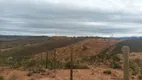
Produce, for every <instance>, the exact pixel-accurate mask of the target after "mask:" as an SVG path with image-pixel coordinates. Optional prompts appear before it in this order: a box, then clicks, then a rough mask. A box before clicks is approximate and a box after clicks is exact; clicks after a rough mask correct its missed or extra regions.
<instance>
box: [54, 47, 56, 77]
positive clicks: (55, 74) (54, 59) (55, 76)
mask: <svg viewBox="0 0 142 80" xmlns="http://www.w3.org/2000/svg"><path fill="white" fill-rule="evenodd" d="M54 74H55V77H56V49H55V50H54Z"/></svg>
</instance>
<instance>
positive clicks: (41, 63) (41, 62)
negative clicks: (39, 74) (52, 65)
mask: <svg viewBox="0 0 142 80" xmlns="http://www.w3.org/2000/svg"><path fill="white" fill-rule="evenodd" d="M40 65H41V66H42V65H43V59H42V53H41V55H40Z"/></svg>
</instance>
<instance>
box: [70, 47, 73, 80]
mask: <svg viewBox="0 0 142 80" xmlns="http://www.w3.org/2000/svg"><path fill="white" fill-rule="evenodd" d="M70 62H71V63H70V80H73V50H72V49H71V54H70Z"/></svg>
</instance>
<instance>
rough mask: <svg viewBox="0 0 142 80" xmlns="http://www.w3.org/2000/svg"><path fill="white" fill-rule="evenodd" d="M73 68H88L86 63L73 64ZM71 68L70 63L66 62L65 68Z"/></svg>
mask: <svg viewBox="0 0 142 80" xmlns="http://www.w3.org/2000/svg"><path fill="white" fill-rule="evenodd" d="M72 67H73V69H88V66H86V65H81V64H73V66H72ZM70 68H71V63H70V62H67V63H66V64H65V69H70Z"/></svg>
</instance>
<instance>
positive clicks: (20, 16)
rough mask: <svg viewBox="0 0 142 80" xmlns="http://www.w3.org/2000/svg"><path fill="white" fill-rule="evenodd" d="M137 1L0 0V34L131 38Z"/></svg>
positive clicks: (140, 5)
mask: <svg viewBox="0 0 142 80" xmlns="http://www.w3.org/2000/svg"><path fill="white" fill-rule="evenodd" d="M141 16H142V1H141V0H0V34H17V33H19V34H22V35H23V34H25V35H28V34H29V35H31V34H32V35H54V34H55V33H58V34H59V35H80V36H82V35H84V36H86V35H94V36H95V35H99V36H109V35H112V34H114V36H129V35H130V36H131V35H136V36H137V35H141V33H140V32H142V29H141V28H142V23H141V22H142V17H141Z"/></svg>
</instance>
